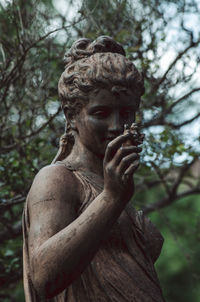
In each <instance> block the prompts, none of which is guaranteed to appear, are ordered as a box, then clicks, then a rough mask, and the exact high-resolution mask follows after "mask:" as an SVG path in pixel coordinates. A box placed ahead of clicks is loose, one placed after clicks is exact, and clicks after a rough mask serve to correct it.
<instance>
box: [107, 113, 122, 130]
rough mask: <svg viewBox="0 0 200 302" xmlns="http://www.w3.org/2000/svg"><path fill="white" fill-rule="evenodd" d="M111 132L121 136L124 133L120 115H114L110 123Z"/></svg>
mask: <svg viewBox="0 0 200 302" xmlns="http://www.w3.org/2000/svg"><path fill="white" fill-rule="evenodd" d="M109 126H110V127H109V131H110V132H112V133H116V134H120V133H121V132H122V131H123V125H122V122H121V119H120V116H119V114H114V115H113V116H112V119H111V121H110V125H109Z"/></svg>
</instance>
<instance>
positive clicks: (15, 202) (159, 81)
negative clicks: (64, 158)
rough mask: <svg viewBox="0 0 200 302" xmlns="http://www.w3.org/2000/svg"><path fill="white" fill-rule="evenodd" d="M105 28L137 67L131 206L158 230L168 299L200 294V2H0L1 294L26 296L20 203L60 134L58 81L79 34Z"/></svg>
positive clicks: (19, 301)
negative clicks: (136, 154)
mask: <svg viewBox="0 0 200 302" xmlns="http://www.w3.org/2000/svg"><path fill="white" fill-rule="evenodd" d="M99 35H109V36H112V37H113V38H114V39H116V40H117V41H118V42H120V43H121V44H123V46H124V48H125V50H126V54H127V56H128V57H129V58H130V59H131V60H132V61H133V62H134V63H135V65H136V66H137V68H138V69H139V70H140V71H142V73H143V76H144V81H145V88H146V92H145V94H144V96H143V98H142V103H141V107H140V111H139V112H138V116H137V121H138V122H141V123H142V127H143V132H144V133H145V134H146V140H145V144H144V151H143V154H142V164H141V167H140V169H139V171H138V172H137V175H136V177H135V181H136V195H135V196H134V198H133V204H134V206H135V207H136V208H137V209H143V211H144V212H145V213H146V214H147V215H148V216H149V217H150V218H151V219H152V221H153V222H154V223H155V224H156V225H157V227H158V228H159V230H160V231H161V233H162V234H163V236H164V238H165V243H164V247H163V250H162V253H161V256H160V258H159V260H158V261H157V264H156V268H157V271H158V275H159V278H160V281H161V284H162V288H163V291H164V295H165V297H166V300H167V301H170V302H177V301H182V302H188V301H190V302H197V301H199V299H200V285H199V284H200V263H199V262H200V257H199V254H200V232H199V228H200V159H199V154H200V144H199V143H200V65H199V62H200V1H199V0H179V1H175V0H169V1H168V0H141V1H139V0H138V1H137V0H136V1H134V0H132V1H131V0H106V1H104V0H73V1H71V0H60V1H59V0H54V1H53V0H52V1H51V0H41V1H37V0H10V1H8V0H0V106H1V108H0V117H1V118H0V129H1V130H0V141H1V144H0V154H1V158H0V175H1V180H0V198H1V199H0V301H4V302H10V301H11V302H12V301H13V302H14V301H17V302H22V301H24V293H23V285H22V229H21V216H22V211H23V203H24V201H25V198H26V195H27V192H28V190H29V188H30V185H31V183H32V180H33V178H34V175H35V174H36V173H37V172H38V170H39V169H40V168H41V167H43V166H45V165H47V164H49V163H50V162H51V160H52V159H53V157H54V156H55V154H56V151H57V148H58V141H59V137H60V136H61V134H62V133H63V132H64V116H63V114H62V112H61V109H60V102H59V100H58V95H57V83H58V79H59V77H60V74H61V73H62V71H63V70H64V64H63V61H62V59H63V56H64V53H65V52H66V51H67V49H69V47H70V46H71V44H72V43H73V42H74V41H75V40H76V39H78V38H80V37H87V38H91V39H95V38H96V37H97V36H99Z"/></svg>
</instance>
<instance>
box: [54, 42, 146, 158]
mask: <svg viewBox="0 0 200 302" xmlns="http://www.w3.org/2000/svg"><path fill="white" fill-rule="evenodd" d="M64 60H65V64H66V66H65V71H64V72H63V73H62V75H61V77H60V80H59V84H58V93H59V97H60V99H61V102H62V109H63V111H64V113H65V116H66V119H67V126H66V132H65V134H64V135H63V136H62V137H61V141H60V150H59V152H58V154H57V156H56V158H55V159H54V162H55V161H56V160H61V159H64V158H65V157H66V156H67V154H68V153H69V152H70V149H71V147H72V146H73V140H74V138H73V131H72V127H71V123H70V119H71V117H72V116H74V115H76V114H78V113H79V112H80V110H81V108H83V106H84V105H85V104H86V103H87V102H88V96H89V94H90V93H91V92H95V91H98V90H100V89H108V90H109V91H111V92H112V93H114V94H117V93H119V92H121V91H131V92H133V95H134V100H135V102H136V104H135V105H136V107H139V103H140V98H141V96H142V94H143V93H144V84H143V78H142V76H141V74H140V73H139V71H138V70H137V69H136V67H135V65H134V64H133V63H132V62H131V61H130V60H129V59H127V58H126V57H125V51H124V49H123V47H122V46H121V45H120V44H119V43H117V42H116V41H114V40H113V39H112V38H110V37H107V36H101V37H98V38H97V39H96V40H94V41H91V40H89V39H85V38H83V39H79V40H78V41H76V42H75V43H74V44H73V45H72V47H71V49H70V50H69V51H68V52H67V53H66V55H65V58H64ZM69 147H70V148H69ZM61 149H62V150H61ZM64 149H65V150H64ZM61 153H62V154H61Z"/></svg>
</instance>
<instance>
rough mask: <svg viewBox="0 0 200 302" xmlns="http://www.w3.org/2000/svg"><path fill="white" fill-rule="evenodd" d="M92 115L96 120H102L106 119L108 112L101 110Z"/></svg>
mask: <svg viewBox="0 0 200 302" xmlns="http://www.w3.org/2000/svg"><path fill="white" fill-rule="evenodd" d="M93 115H95V116H96V117H98V118H104V117H107V116H108V115H109V111H108V110H106V109H101V110H97V111H95V112H94V113H93Z"/></svg>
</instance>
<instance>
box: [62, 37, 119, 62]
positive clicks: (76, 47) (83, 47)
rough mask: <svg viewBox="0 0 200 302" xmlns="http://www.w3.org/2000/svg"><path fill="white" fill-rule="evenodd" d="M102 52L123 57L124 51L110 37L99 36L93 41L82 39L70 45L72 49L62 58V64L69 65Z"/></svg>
mask: <svg viewBox="0 0 200 302" xmlns="http://www.w3.org/2000/svg"><path fill="white" fill-rule="evenodd" d="M103 52H112V53H119V54H121V55H123V56H125V51H124V49H123V47H122V46H121V44H119V43H117V42H116V41H115V40H113V39H112V38H111V37H108V36H100V37H98V38H97V39H96V40H94V41H91V40H90V39H86V38H82V39H79V40H77V41H76V42H74V43H73V44H72V47H71V48H70V50H69V51H68V52H67V53H66V54H65V56H64V63H65V64H66V65H69V64H72V63H74V62H75V61H78V60H80V59H83V58H87V57H89V56H91V55H93V54H95V53H103Z"/></svg>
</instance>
